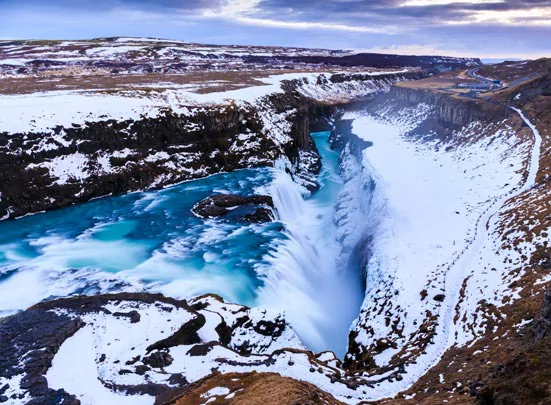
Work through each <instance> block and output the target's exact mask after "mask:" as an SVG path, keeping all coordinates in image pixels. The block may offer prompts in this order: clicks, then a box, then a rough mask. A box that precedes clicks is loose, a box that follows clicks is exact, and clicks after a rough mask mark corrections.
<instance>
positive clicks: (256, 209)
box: [192, 194, 274, 222]
mask: <svg viewBox="0 0 551 405" xmlns="http://www.w3.org/2000/svg"><path fill="white" fill-rule="evenodd" d="M273 207H274V203H273V200H272V197H270V196H267V195H255V196H248V197H243V196H238V195H233V194H216V195H212V196H210V197H207V198H205V199H204V200H201V201H199V202H198V203H197V204H195V205H194V206H193V209H192V211H193V213H194V214H195V215H197V216H199V217H201V218H218V217H225V216H227V215H228V214H232V215H231V217H232V218H234V219H242V220H245V221H247V222H268V221H272V220H273V219H274V215H273Z"/></svg>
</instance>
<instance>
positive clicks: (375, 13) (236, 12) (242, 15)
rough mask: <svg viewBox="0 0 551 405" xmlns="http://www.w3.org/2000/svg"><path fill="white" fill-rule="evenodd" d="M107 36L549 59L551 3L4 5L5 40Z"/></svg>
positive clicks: (401, 0)
mask: <svg viewBox="0 0 551 405" xmlns="http://www.w3.org/2000/svg"><path fill="white" fill-rule="evenodd" d="M105 36H152V37H163V38H173V39H182V40H188V41H195V42H207V43H223V44H228V43H238V44H257V45H287V46H307V47H326V48H347V49H349V48H352V49H361V50H371V51H378V52H395V53H409V54H412V53H415V54H420V53H423V54H447V55H460V56H463V55H465V56H479V57H520V58H524V57H539V56H551V41H549V39H550V38H551V1H543V0H521V1H513V0H462V1H455V0H386V1H384V0H300V1H297V0H196V1H189V0H177V1H176V0H157V1H146V0H95V1H91V0H50V1H48V2H45V1H42V0H40V1H39V0H0V38H5V39H6V38H41V39H42V38H44V39H57V38H62V39H78V38H92V37H105Z"/></svg>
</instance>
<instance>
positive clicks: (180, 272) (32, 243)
mask: <svg viewBox="0 0 551 405" xmlns="http://www.w3.org/2000/svg"><path fill="white" fill-rule="evenodd" d="M328 135H329V133H318V134H313V138H314V140H315V141H316V145H317V148H318V151H319V152H320V155H321V157H322V161H323V168H322V171H321V173H320V175H319V177H318V181H319V183H320V185H321V187H320V189H319V190H318V191H316V192H314V193H313V194H310V193H309V192H307V191H306V190H305V189H303V188H302V187H301V186H300V185H298V184H296V183H295V182H294V181H293V179H292V178H291V176H290V175H289V174H288V173H287V172H286V170H285V169H286V167H285V165H286V163H285V161H283V160H282V161H278V162H277V164H276V168H275V169H268V168H258V169H247V170H241V171H236V172H232V173H224V174H219V175H215V176H211V177H208V178H204V179H199V180H194V181H190V182H186V183H183V184H180V185H177V186H174V187H171V188H167V189H165V190H160V191H150V192H145V193H132V194H128V195H124V196H120V197H110V198H105V199H101V200H96V201H91V202H89V203H85V204H79V205H75V206H71V207H68V208H65V209H63V210H58V211H51V212H47V213H44V214H40V215H35V216H29V217H26V218H22V219H20V220H17V221H8V222H4V223H2V224H0V231H1V232H0V248H1V249H0V316H2V315H7V314H10V313H13V312H16V311H18V310H20V309H23V308H25V307H28V306H30V305H32V304H34V303H36V302H37V301H40V300H42V299H47V298H54V297H60V296H69V295H75V294H97V293H107V292H109V293H116V292H121V291H151V292H161V293H163V294H166V295H168V296H171V297H175V298H182V299H183V298H190V297H193V296H197V295H201V294H205V293H216V294H219V295H221V296H223V297H224V298H225V299H226V300H227V301H228V302H236V303H239V304H244V305H249V306H260V307H271V308H273V309H276V310H284V311H285V312H286V315H287V319H288V320H289V322H290V323H291V325H292V326H293V327H294V328H295V330H296V331H297V332H298V333H299V334H300V336H301V338H302V339H303V341H304V343H305V344H306V346H308V348H310V349H312V350H314V351H323V350H327V349H330V350H333V351H334V352H335V353H337V354H338V355H340V356H342V355H343V354H344V351H345V349H346V344H347V336H348V331H349V328H350V325H351V323H352V321H353V320H354V319H355V318H356V316H357V315H358V312H359V308H360V305H361V302H362V300H363V296H364V295H363V292H364V291H363V288H362V272H363V270H362V269H360V268H358V264H357V263H355V262H354V260H351V258H353V255H354V252H355V246H356V244H357V243H358V241H359V240H360V238H359V236H361V232H359V231H361V229H363V228H364V227H363V226H362V224H361V218H362V216H361V215H362V214H363V213H361V212H359V211H358V210H357V209H356V208H357V205H358V204H359V202H358V196H360V194H354V193H352V194H350V193H349V192H348V191H349V189H350V185H351V184H352V183H351V182H350V181H349V180H348V179H347V177H346V175H345V176H344V177H341V174H340V171H341V170H340V167H339V166H340V162H339V154H338V153H337V152H335V151H333V150H331V149H330V147H329V142H328V139H327V138H328ZM345 155H346V153H345ZM343 162H344V160H343ZM354 171H355V170H353V172H354ZM344 174H346V173H344ZM357 187H361V185H358V186H357ZM267 189H268V190H267ZM347 190H348V191H347ZM220 192H222V193H234V194H243V195H252V194H255V193H256V194H257V193H266V192H269V193H270V194H271V195H272V196H273V199H274V203H275V206H276V208H277V212H278V220H279V222H280V223H281V224H283V225H284V227H283V230H282V227H281V225H280V223H277V222H276V223H264V224H248V223H244V222H242V221H238V220H237V221H233V220H224V219H220V220H218V219H209V220H202V219H199V218H196V217H195V216H193V215H192V213H191V208H192V206H193V204H195V203H196V202H197V201H199V200H201V199H202V198H204V197H207V196H208V195H211V194H213V193H220ZM355 209H356V211H357V212H356V211H354V210H355ZM351 224H354V225H356V226H357V230H359V231H358V232H356V231H354V232H352V233H351V229H352V228H353V227H352V226H351ZM351 235H352V236H351ZM105 252H109V254H108V255H107V256H106V255H105Z"/></svg>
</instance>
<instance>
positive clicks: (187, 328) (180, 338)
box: [147, 314, 207, 352]
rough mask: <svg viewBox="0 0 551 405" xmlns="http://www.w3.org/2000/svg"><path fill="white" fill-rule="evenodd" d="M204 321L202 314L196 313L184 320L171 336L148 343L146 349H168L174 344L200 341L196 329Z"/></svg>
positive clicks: (189, 343)
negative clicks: (189, 318) (188, 319)
mask: <svg viewBox="0 0 551 405" xmlns="http://www.w3.org/2000/svg"><path fill="white" fill-rule="evenodd" d="M206 322H207V320H206V319H205V317H204V316H203V315H202V314H197V315H196V316H195V318H193V319H192V320H190V321H188V322H186V323H185V324H184V325H183V326H182V327H181V328H180V329H178V331H176V332H175V333H174V334H173V335H172V336H170V337H168V338H166V339H163V340H160V341H158V342H156V343H153V344H152V345H150V346H149V347H148V348H147V351H148V352H150V351H153V350H161V349H169V348H171V347H174V346H180V345H193V344H196V343H201V338H200V337H199V335H198V334H197V331H198V330H199V329H201V328H202V327H203V326H205V323H206Z"/></svg>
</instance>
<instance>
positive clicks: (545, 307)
mask: <svg viewBox="0 0 551 405" xmlns="http://www.w3.org/2000/svg"><path fill="white" fill-rule="evenodd" d="M532 331H533V333H534V336H535V340H536V342H538V341H540V340H543V339H544V338H545V337H546V336H549V334H550V333H549V332H550V331H551V290H547V291H545V293H544V294H543V301H542V304H541V308H540V313H539V316H538V317H537V318H536V320H535V321H534V323H533V324H532Z"/></svg>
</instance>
